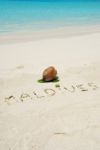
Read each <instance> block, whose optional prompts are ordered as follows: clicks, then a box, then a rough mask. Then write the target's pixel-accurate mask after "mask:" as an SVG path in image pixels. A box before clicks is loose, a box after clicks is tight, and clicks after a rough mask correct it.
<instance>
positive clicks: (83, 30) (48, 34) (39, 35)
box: [0, 24, 100, 44]
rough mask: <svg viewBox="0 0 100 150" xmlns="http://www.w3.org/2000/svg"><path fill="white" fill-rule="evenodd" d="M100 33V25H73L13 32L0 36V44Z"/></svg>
mask: <svg viewBox="0 0 100 150" xmlns="http://www.w3.org/2000/svg"><path fill="white" fill-rule="evenodd" d="M95 33H100V24H96V25H79V26H78V25H76V26H75V25H74V26H67V27H61V28H57V29H48V30H47V29H46V30H39V31H30V32H29V31H28V32H22V33H21V32H14V33H9V34H8V35H0V44H8V43H23V42H29V41H38V40H45V39H52V38H56V39H59V38H68V37H73V36H74V37H75V36H81V35H89V34H95Z"/></svg>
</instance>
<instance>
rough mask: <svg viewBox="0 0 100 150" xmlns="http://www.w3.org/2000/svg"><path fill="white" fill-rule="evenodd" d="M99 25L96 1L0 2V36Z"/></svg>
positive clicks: (99, 17) (26, 0)
mask: <svg viewBox="0 0 100 150" xmlns="http://www.w3.org/2000/svg"><path fill="white" fill-rule="evenodd" d="M83 24H100V0H0V34H5V33H10V32H24V31H25V32H27V31H32V30H33V31H34V30H45V29H51V28H59V27H65V26H71V25H83Z"/></svg>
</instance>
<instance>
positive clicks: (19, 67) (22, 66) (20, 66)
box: [16, 65, 24, 69]
mask: <svg viewBox="0 0 100 150" xmlns="http://www.w3.org/2000/svg"><path fill="white" fill-rule="evenodd" d="M16 69H24V65H18V66H16Z"/></svg>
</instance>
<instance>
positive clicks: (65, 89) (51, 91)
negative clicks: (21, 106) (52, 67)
mask: <svg viewBox="0 0 100 150" xmlns="http://www.w3.org/2000/svg"><path fill="white" fill-rule="evenodd" d="M99 88H100V87H99V86H97V85H96V84H94V83H87V84H76V85H70V86H61V85H60V84H55V85H53V87H52V88H51V87H50V88H45V89H41V90H42V94H41V90H40V91H38V90H32V91H31V92H23V93H21V94H19V96H18V94H17V96H16V95H14V94H11V95H9V96H7V97H5V98H4V101H5V102H6V103H7V104H11V103H12V102H24V101H26V100H36V99H43V98H46V97H52V96H55V95H56V94H57V93H58V92H61V93H62V94H64V93H66V94H67V93H71V94H73V93H75V92H78V91H80V92H87V91H89V90H97V89H99Z"/></svg>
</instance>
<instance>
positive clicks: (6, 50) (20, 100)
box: [0, 28, 100, 150]
mask: <svg viewBox="0 0 100 150" xmlns="http://www.w3.org/2000/svg"><path fill="white" fill-rule="evenodd" d="M92 31H93V32H90V31H89V32H86V33H84V34H82V33H81V32H80V33H79V34H77V35H76V34H75V33H74V34H75V35H74V36H65V35H64V36H63V37H62V36H58V35H57V34H54V35H56V36H53V37H52V36H51V35H50V34H48V35H50V38H44V37H46V36H44V37H43V39H42V37H41V38H40V39H39V40H38V39H36V40H35V39H34V38H33V40H32V36H31V40H30V39H29V40H27V38H26V39H25V40H22V41H20V40H18V36H16V38H14V39H15V40H14V41H12V42H11V40H10V38H11V37H10V38H8V37H3V38H2V37H0V150H99V149H100V32H99V28H98V29H97V30H92ZM60 33H61V31H60ZM67 33H68V32H67ZM76 33H77V32H76ZM44 35H45V34H44ZM59 35H60V34H59ZM62 35H63V33H62ZM70 35H71V34H70ZM19 39H20V38H19ZM7 41H8V42H7ZM48 66H55V68H56V69H57V71H58V76H59V79H60V81H59V82H57V83H38V82H37V80H38V79H41V78H42V71H43V70H44V69H45V68H46V67H48Z"/></svg>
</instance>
